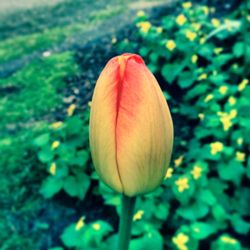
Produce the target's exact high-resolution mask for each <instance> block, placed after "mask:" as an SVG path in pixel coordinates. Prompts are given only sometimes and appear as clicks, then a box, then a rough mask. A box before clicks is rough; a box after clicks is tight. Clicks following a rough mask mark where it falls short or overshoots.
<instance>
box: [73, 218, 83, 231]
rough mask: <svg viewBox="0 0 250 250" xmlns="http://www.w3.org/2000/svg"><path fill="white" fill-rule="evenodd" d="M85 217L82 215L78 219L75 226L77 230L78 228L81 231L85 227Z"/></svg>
mask: <svg viewBox="0 0 250 250" xmlns="http://www.w3.org/2000/svg"><path fill="white" fill-rule="evenodd" d="M84 219H85V217H83V216H82V217H81V218H80V219H79V220H78V221H77V223H76V226H75V230H76V231H79V230H80V229H81V228H82V227H84V225H85V222H84Z"/></svg>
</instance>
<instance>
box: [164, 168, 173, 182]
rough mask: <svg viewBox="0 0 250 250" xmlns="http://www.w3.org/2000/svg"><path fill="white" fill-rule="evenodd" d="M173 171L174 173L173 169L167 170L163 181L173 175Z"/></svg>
mask: <svg viewBox="0 0 250 250" xmlns="http://www.w3.org/2000/svg"><path fill="white" fill-rule="evenodd" d="M173 171H174V169H173V168H168V170H167V173H166V176H165V179H169V178H171V177H172V175H173Z"/></svg>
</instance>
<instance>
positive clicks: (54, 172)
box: [49, 162, 56, 175]
mask: <svg viewBox="0 0 250 250" xmlns="http://www.w3.org/2000/svg"><path fill="white" fill-rule="evenodd" d="M49 172H50V174H51V175H55V174H56V164H55V162H52V163H51V165H50V168H49Z"/></svg>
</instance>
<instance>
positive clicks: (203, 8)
mask: <svg viewBox="0 0 250 250" xmlns="http://www.w3.org/2000/svg"><path fill="white" fill-rule="evenodd" d="M202 10H203V11H204V14H205V15H208V14H209V8H208V7H207V6H203V7H202Z"/></svg>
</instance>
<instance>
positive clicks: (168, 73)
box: [161, 63, 183, 84]
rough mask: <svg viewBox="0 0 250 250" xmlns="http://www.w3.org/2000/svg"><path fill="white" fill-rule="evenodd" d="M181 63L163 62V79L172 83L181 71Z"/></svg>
mask: <svg viewBox="0 0 250 250" xmlns="http://www.w3.org/2000/svg"><path fill="white" fill-rule="evenodd" d="M182 69H183V65H180V64H174V63H171V64H165V65H164V66H163V68H162V70H161V73H162V75H163V77H164V78H165V80H166V81H167V82H168V83H170V84H172V83H173V81H174V80H175V79H176V77H177V75H178V74H179V73H180V72H181V71H182Z"/></svg>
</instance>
